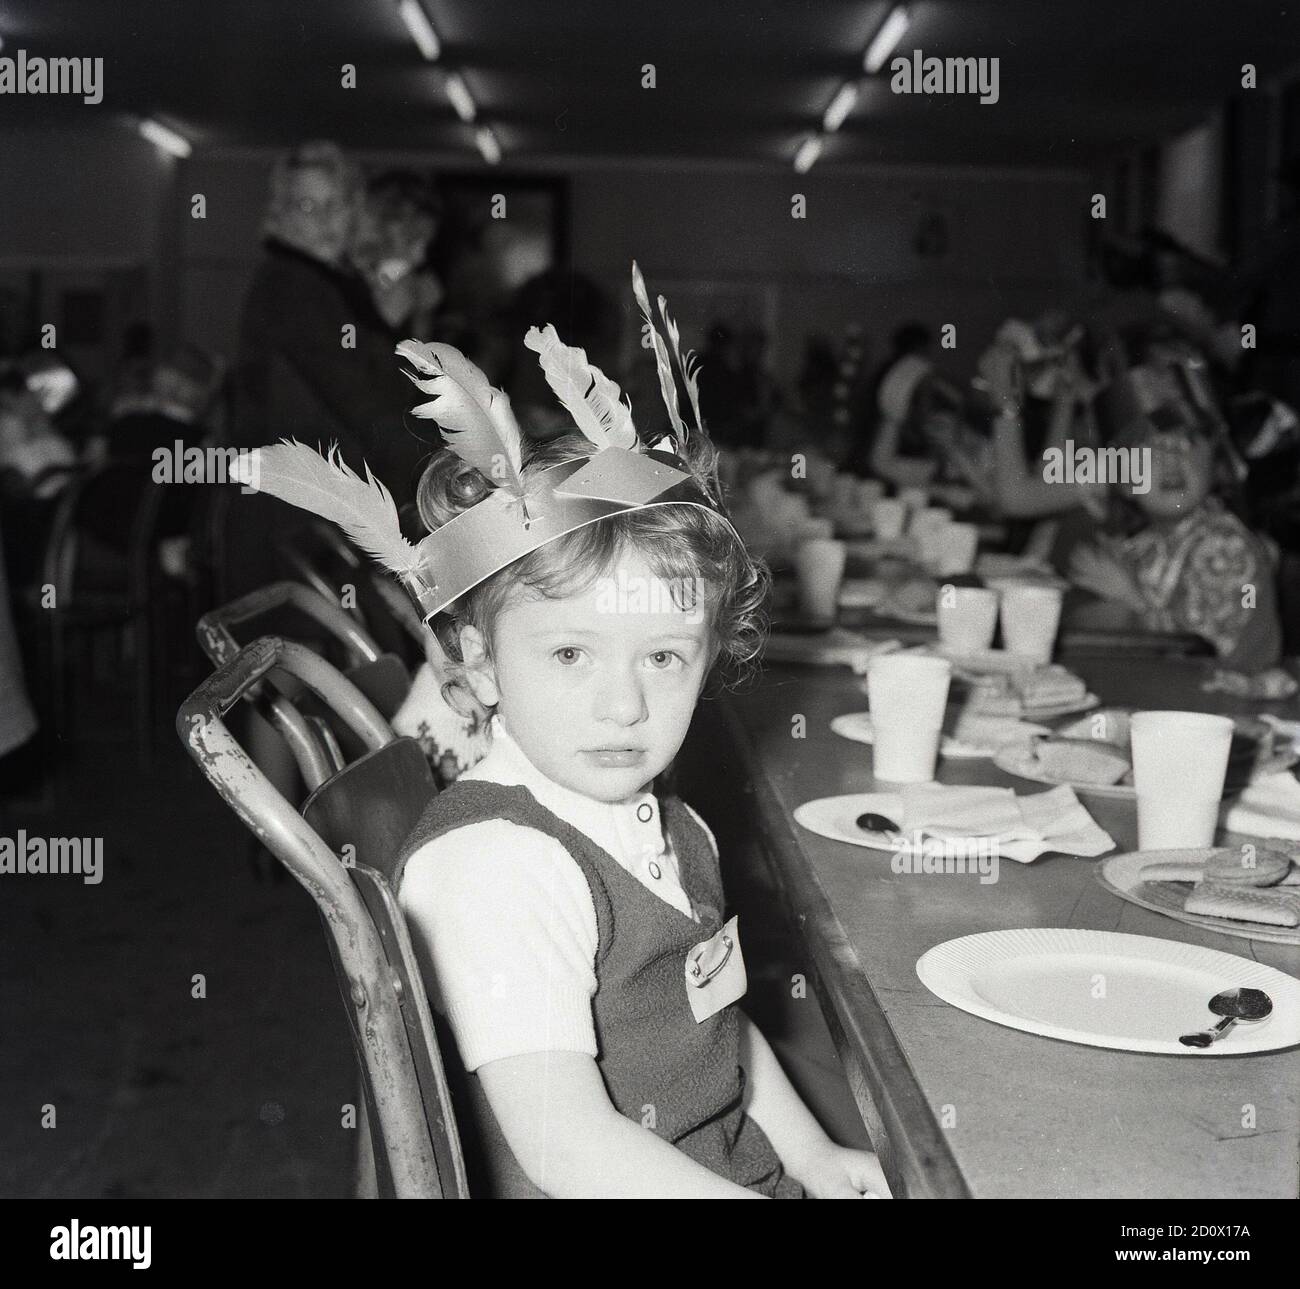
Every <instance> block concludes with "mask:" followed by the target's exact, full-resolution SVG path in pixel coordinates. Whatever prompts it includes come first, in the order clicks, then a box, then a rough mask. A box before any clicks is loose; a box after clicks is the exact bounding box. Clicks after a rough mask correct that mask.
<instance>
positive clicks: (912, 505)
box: [898, 488, 930, 510]
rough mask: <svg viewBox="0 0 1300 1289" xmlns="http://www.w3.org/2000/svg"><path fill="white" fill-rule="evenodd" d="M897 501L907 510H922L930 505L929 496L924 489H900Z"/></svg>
mask: <svg viewBox="0 0 1300 1289" xmlns="http://www.w3.org/2000/svg"><path fill="white" fill-rule="evenodd" d="M898 500H899V501H901V502H902V503H903V505H905V506H906V507H907V508H908V510H924V509H925V508H926V506H928V505H929V504H930V494H929V493H928V492H927V491H926V490H925V489H924V488H902V489H900V491H899V493H898Z"/></svg>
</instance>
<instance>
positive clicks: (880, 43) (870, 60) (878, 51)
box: [862, 4, 912, 74]
mask: <svg viewBox="0 0 1300 1289" xmlns="http://www.w3.org/2000/svg"><path fill="white" fill-rule="evenodd" d="M911 21H912V20H911V18H909V17H908V16H907V6H906V5H901V4H900V5H895V6H894V7H893V8H892V9H891V10H890V11H889V17H888V18H886V19H885V21H884V22H882V23H881V24H880V30H879V31H878V32H876V36H875V39H874V40H873V41H872V42H871V44H869V45H868V46H867V53H866V57H865V58H863V60H862V65H863V67H865V68H866V69H867V71H869V72H871V73H873V74H874V73H876V72H878V71H879V70H880V69H881V68H882V67H883V66H884V65H885V60H886V59H887V58H888V57H889V55H890V54H892V53H893V52H894V46H895V45H897V44H898V42H899V41H900V40H902V39H903V33H904V32H905V31H906V30H907V28H908V24H909V23H910V22H911Z"/></svg>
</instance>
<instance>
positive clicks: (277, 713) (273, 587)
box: [195, 581, 411, 787]
mask: <svg viewBox="0 0 1300 1289" xmlns="http://www.w3.org/2000/svg"><path fill="white" fill-rule="evenodd" d="M286 610H287V611H289V612H292V613H295V614H297V615H298V616H299V617H300V618H301V619H304V620H306V621H307V622H310V623H311V624H312V626H314V627H320V628H322V629H323V630H324V632H325V634H326V636H328V637H329V638H330V639H331V640H333V641H335V642H336V643H337V645H338V646H339V648H340V650H341V656H342V658H343V659H344V660H345V661H346V664H347V665H346V666H345V668H344V675H345V676H347V678H348V679H349V680H350V681H351V682H352V683H353V684H354V685H356V687H357V688H358V689H360V690H361V692H362V693H363V694H365V696H366V697H367V698H368V699H369V700H370V701H371V702H372V703H373V704H374V705H375V707H377V708H378V709H379V711H380V713H381V714H382V715H383V716H384V718H385V719H386V720H392V718H393V716H394V715H395V714H396V712H397V709H398V708H399V707H400V706H401V704H402V700H403V699H405V697H406V695H407V693H408V692H409V691H410V688H411V676H410V673H409V672H408V671H407V669H406V664H405V663H404V662H403V661H402V660H401V659H400V658H398V657H396V656H394V655H393V654H389V653H381V652H380V649H379V646H378V645H377V644H376V643H375V641H374V639H373V638H372V637H371V636H370V634H369V632H367V631H366V630H365V628H364V627H362V626H360V625H359V624H358V623H357V621H356V620H355V619H354V618H353V617H352V616H351V615H349V614H348V613H346V612H344V610H343V609H341V608H339V606H338V603H337V601H336V600H335V599H332V598H330V597H327V596H325V595H321V594H320V593H318V592H317V591H315V590H312V589H310V588H308V587H306V586H304V585H302V584H301V583H299V582H288V581H285V582H272V583H271V584H270V585H269V586H264V587H261V588H260V589H259V590H256V591H251V592H250V593H249V594H248V595H244V596H240V598H239V599H237V600H232V601H231V602H230V603H229V604H223V605H222V606H221V607H220V608H216V609H212V610H210V611H209V612H207V613H205V614H204V615H203V616H202V617H201V618H199V620H198V624H197V626H196V628H195V631H196V634H197V635H198V639H199V644H200V646H201V647H202V649H203V652H204V653H205V654H207V656H208V658H209V659H211V661H212V662H213V663H214V664H220V663H223V662H226V661H228V660H229V659H230V658H233V657H234V655H235V654H236V653H238V651H239V648H240V643H241V637H242V639H243V641H245V642H246V641H247V640H248V639H249V638H250V637H251V636H253V635H260V634H263V632H264V630H265V622H264V623H263V627H262V629H261V630H256V629H255V630H253V631H247V630H245V631H239V634H238V636H237V635H236V632H237V631H238V629H239V628H241V627H246V626H247V625H248V624H249V623H253V622H256V621H257V620H258V619H267V618H270V617H271V616H272V615H281V616H280V617H279V621H280V622H281V624H283V621H284V619H283V616H282V615H283V613H284V612H285V611H286ZM283 629H284V628H283V626H281V630H283ZM276 688H277V689H278V690H279V691H280V692H278V693H276V694H273V695H270V694H264V693H263V692H261V691H260V690H259V692H258V693H257V694H255V695H254V696H253V697H254V698H255V699H257V700H258V701H259V702H261V701H263V700H265V703H266V706H267V707H268V709H269V710H268V712H267V716H268V719H270V720H271V721H272V723H273V724H274V725H275V726H276V727H277V728H279V729H280V730H281V733H282V734H284V735H285V737H286V738H289V737H292V735H291V728H292V725H291V723H290V725H288V726H286V725H285V724H284V722H285V719H286V714H285V711H284V707H285V704H286V703H288V702H289V701H290V700H294V699H297V697H298V696H297V694H296V693H294V692H285V690H284V689H282V688H280V686H278V685H277V686H276ZM299 708H300V710H301V711H302V712H303V714H304V715H305V716H306V717H307V719H308V720H309V721H311V722H313V723H314V724H316V725H317V727H318V735H319V737H320V738H321V739H322V740H323V742H324V744H325V746H326V748H327V750H328V751H329V753H330V757H331V761H332V764H333V769H334V770H338V769H340V768H342V766H343V765H344V764H345V762H346V761H348V760H350V759H353V758H355V757H356V756H358V755H359V754H360V752H361V751H363V750H364V749H362V748H361V747H359V746H358V744H357V743H356V741H355V739H354V738H353V737H352V735H351V733H350V731H349V730H348V728H347V727H346V725H343V724H340V723H339V722H338V721H336V720H334V719H333V717H332V714H331V713H330V712H328V711H326V710H324V709H322V708H321V707H320V706H319V705H318V704H316V703H315V702H314V701H313V700H312V699H311V697H310V696H309V695H304V696H303V697H302V698H301V701H300V702H299ZM309 786H311V787H314V786H316V785H315V784H311V785H309Z"/></svg>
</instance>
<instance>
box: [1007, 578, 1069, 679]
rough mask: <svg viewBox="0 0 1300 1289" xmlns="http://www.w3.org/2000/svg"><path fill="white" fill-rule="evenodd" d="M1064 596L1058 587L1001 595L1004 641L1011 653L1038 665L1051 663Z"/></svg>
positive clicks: (1030, 588) (1013, 589) (1019, 588)
mask: <svg viewBox="0 0 1300 1289" xmlns="http://www.w3.org/2000/svg"><path fill="white" fill-rule="evenodd" d="M1063 598H1064V592H1063V591H1061V589H1060V588H1059V587H1055V586H1009V587H1007V588H1006V590H1004V591H1003V592H1002V640H1003V643H1004V644H1005V645H1006V647H1007V652H1008V653H1014V654H1017V655H1019V656H1020V657H1022V658H1027V659H1029V661H1031V662H1034V663H1037V664H1040V665H1041V664H1045V663H1049V662H1051V660H1052V646H1053V645H1054V644H1055V643H1056V628H1057V627H1058V626H1059V625H1060V623H1061V601H1062V599H1063Z"/></svg>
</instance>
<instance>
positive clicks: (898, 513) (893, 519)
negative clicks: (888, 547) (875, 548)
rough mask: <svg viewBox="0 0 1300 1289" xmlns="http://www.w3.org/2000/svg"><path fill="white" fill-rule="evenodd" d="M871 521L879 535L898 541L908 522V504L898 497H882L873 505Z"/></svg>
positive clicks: (884, 538) (889, 540)
mask: <svg viewBox="0 0 1300 1289" xmlns="http://www.w3.org/2000/svg"><path fill="white" fill-rule="evenodd" d="M871 522H872V524H873V525H874V526H875V530H876V536H877V537H879V538H882V539H883V540H884V541H888V542H893V541H897V540H898V539H899V538H900V537H901V536H902V535H903V525H904V524H905V523H906V522H907V505H906V504H905V503H904V502H903V501H901V500H899V499H898V498H896V497H881V498H880V500H879V501H877V502H875V503H873V505H872V507H871Z"/></svg>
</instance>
